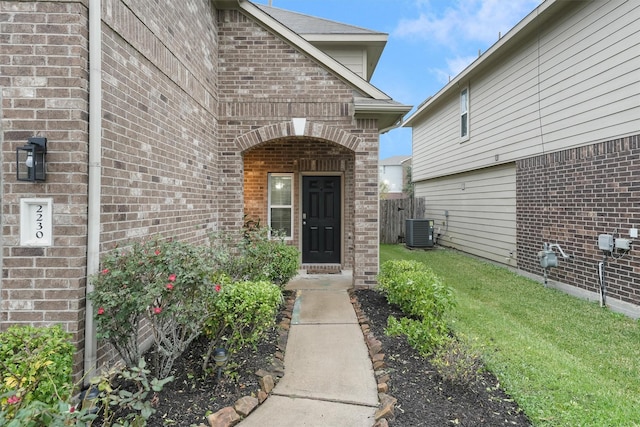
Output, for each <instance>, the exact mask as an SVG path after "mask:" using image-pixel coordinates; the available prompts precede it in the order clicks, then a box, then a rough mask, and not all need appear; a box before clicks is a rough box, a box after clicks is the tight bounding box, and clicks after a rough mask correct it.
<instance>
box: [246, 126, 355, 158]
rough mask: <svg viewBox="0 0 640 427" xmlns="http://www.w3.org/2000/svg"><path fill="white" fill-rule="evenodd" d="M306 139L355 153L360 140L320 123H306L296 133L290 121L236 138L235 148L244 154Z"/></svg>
mask: <svg viewBox="0 0 640 427" xmlns="http://www.w3.org/2000/svg"><path fill="white" fill-rule="evenodd" d="M296 136H297V137H307V138H309V137H310V138H317V139H324V140H327V141H331V142H334V143H336V144H338V145H341V146H343V147H345V148H348V149H349V150H352V151H356V148H357V147H358V145H359V144H360V142H361V140H360V138H359V137H358V136H355V135H352V134H350V133H348V132H346V131H344V130H342V129H339V128H336V127H333V126H326V125H323V124H322V123H314V122H306V124H305V126H304V132H302V133H296V132H295V128H294V124H293V122H292V121H286V122H280V123H275V124H272V125H267V126H263V127H261V128H258V129H255V130H252V131H251V132H247V133H245V134H243V135H240V136H238V137H237V138H236V140H235V142H236V144H237V147H239V148H240V150H241V151H242V152H245V151H247V150H249V149H251V148H253V147H255V146H257V145H259V144H262V143H264V142H268V141H271V140H274V139H279V138H285V137H296Z"/></svg>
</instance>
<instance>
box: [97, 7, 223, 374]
mask: <svg viewBox="0 0 640 427" xmlns="http://www.w3.org/2000/svg"><path fill="white" fill-rule="evenodd" d="M102 4H103V20H104V23H103V43H102V45H103V61H102V71H103V85H102V86H103V91H102V93H103V103H102V107H103V113H102V117H103V120H102V126H103V138H102V148H103V149H102V153H103V157H102V198H101V206H102V216H101V224H102V225H101V227H102V233H101V237H100V238H101V252H104V251H107V250H110V249H113V248H114V247H115V246H122V245H126V244H127V243H128V242H130V241H131V240H134V239H147V238H149V237H151V236H163V237H172V238H177V239H181V240H188V241H192V242H195V243H205V242H206V240H207V238H208V236H209V234H210V233H211V232H213V231H214V230H216V229H217V223H218V212H217V203H216V198H217V194H218V192H219V189H220V186H219V183H218V168H219V164H218V146H217V141H216V132H217V129H216V126H217V117H216V110H217V108H216V101H215V99H216V96H217V95H216V85H215V79H216V73H217V64H218V57H217V51H216V49H217V37H216V27H217V22H216V14H215V11H213V10H212V9H211V8H210V7H209V5H208V2H203V1H196V0H193V1H190V2H188V3H185V2H174V1H170V0H164V1H161V2H160V4H158V2H157V1H156V0H144V1H140V0H137V1H131V0H122V1H121V0H103V2H102ZM111 357H112V353H111V352H109V351H107V348H105V347H103V348H101V349H100V351H99V360H98V362H99V365H100V364H101V363H102V362H105V361H108V360H109V359H110V358H111Z"/></svg>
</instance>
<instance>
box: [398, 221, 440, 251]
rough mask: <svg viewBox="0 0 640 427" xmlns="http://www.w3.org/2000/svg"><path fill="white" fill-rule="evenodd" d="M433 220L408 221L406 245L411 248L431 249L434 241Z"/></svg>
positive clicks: (406, 223) (406, 224)
mask: <svg viewBox="0 0 640 427" xmlns="http://www.w3.org/2000/svg"><path fill="white" fill-rule="evenodd" d="M433 224H434V221H433V220H432V219H407V220H406V222H405V235H406V240H405V242H406V243H405V244H406V246H407V247H409V248H431V247H433V246H434V245H435V241H434V240H433Z"/></svg>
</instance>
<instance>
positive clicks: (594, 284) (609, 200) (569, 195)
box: [516, 136, 640, 305]
mask: <svg viewBox="0 0 640 427" xmlns="http://www.w3.org/2000/svg"><path fill="white" fill-rule="evenodd" d="M639 156H640V137H639V136H635V137H629V138H624V139H617V140H612V141H607V142H603V143H599V144H594V145H588V146H585V147H580V148H573V149H569V150H565V151H561V152H557V153H550V154H546V155H542V156H538V157H534V158H530V159H526V160H522V161H519V162H518V163H517V172H516V181H517V185H516V191H517V201H516V211H517V241H518V266H519V267H520V268H522V269H523V270H525V271H529V272H532V273H535V274H542V269H541V267H540V264H539V261H538V258H537V252H538V251H540V250H541V249H542V244H543V242H548V243H558V244H560V246H561V247H562V249H563V250H564V251H565V252H567V253H568V254H573V255H575V260H573V261H565V260H560V261H559V266H558V267H556V268H550V269H549V278H550V279H552V280H556V281H559V282H562V283H567V284H570V285H573V286H577V287H578V288H582V289H585V290H588V291H592V292H598V289H599V281H598V263H599V262H600V261H601V260H602V257H603V255H602V251H600V250H599V249H598V235H599V234H613V233H614V231H615V230H617V231H618V233H620V234H619V235H618V237H626V238H629V229H630V228H638V227H639V226H640V211H639V210H638V201H639V200H640V186H639V185H638V180H639V179H640V160H639V158H640V157H639ZM636 240H637V239H636ZM606 274H607V288H608V291H607V293H608V295H609V297H611V298H615V299H619V300H622V301H625V302H629V303H632V304H636V305H639V304H640V256H639V254H638V247H637V246H636V247H635V248H634V249H632V250H631V252H630V254H629V255H627V256H626V257H624V258H623V259H619V260H612V259H611V258H609V261H608V268H607V270H606Z"/></svg>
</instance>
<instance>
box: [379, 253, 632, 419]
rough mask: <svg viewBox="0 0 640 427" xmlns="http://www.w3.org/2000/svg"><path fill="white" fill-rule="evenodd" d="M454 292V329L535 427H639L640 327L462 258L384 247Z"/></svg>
mask: <svg viewBox="0 0 640 427" xmlns="http://www.w3.org/2000/svg"><path fill="white" fill-rule="evenodd" d="M380 258H381V259H380V261H381V263H382V262H384V261H387V260H389V259H412V260H417V261H421V262H424V263H425V264H427V265H428V266H429V267H430V268H431V269H432V270H433V271H434V272H435V273H436V274H438V275H439V276H440V277H441V278H443V280H444V282H445V283H446V284H448V285H449V286H451V287H452V288H453V289H454V293H455V297H456V300H457V307H456V308H455V309H454V311H453V312H452V313H451V315H450V324H451V327H452V329H453V330H454V331H455V332H456V333H457V334H461V335H464V336H466V337H468V338H469V339H470V340H472V341H473V342H475V343H477V344H478V345H479V346H480V349H481V352H482V354H483V358H484V360H485V363H486V365H487V367H488V368H489V369H490V370H491V371H492V372H493V373H494V374H495V375H496V376H497V377H498V379H499V380H500V383H501V385H502V387H503V388H504V389H505V390H506V391H507V392H508V393H509V394H511V395H512V396H513V397H514V399H515V400H516V401H517V402H518V404H519V405H520V407H521V408H522V409H523V410H524V411H525V412H526V414H527V415H528V416H529V418H530V419H531V420H532V421H533V423H534V424H535V425H537V426H571V427H577V426H594V427H595V426H598V427H602V426H640V325H639V322H638V321H634V320H632V319H629V318H627V317H624V316H622V315H619V314H615V313H612V312H610V311H609V310H606V309H602V308H600V307H599V305H598V304H595V303H589V302H586V301H582V300H579V299H576V298H573V297H571V296H568V295H566V294H563V293H561V292H559V291H556V290H553V289H549V288H545V287H544V286H542V284H539V283H537V282H535V281H532V280H530V279H527V278H525V277H522V276H519V275H517V274H515V273H513V272H511V271H509V270H507V269H506V268H501V267H497V266H495V265H493V264H490V263H487V262H482V261H479V260H477V259H476V258H473V257H469V256H465V255H462V254H460V253H457V252H454V251H449V250H444V249H434V250H430V251H410V250H407V249H406V248H404V247H403V246H399V245H382V246H381V249H380Z"/></svg>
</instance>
